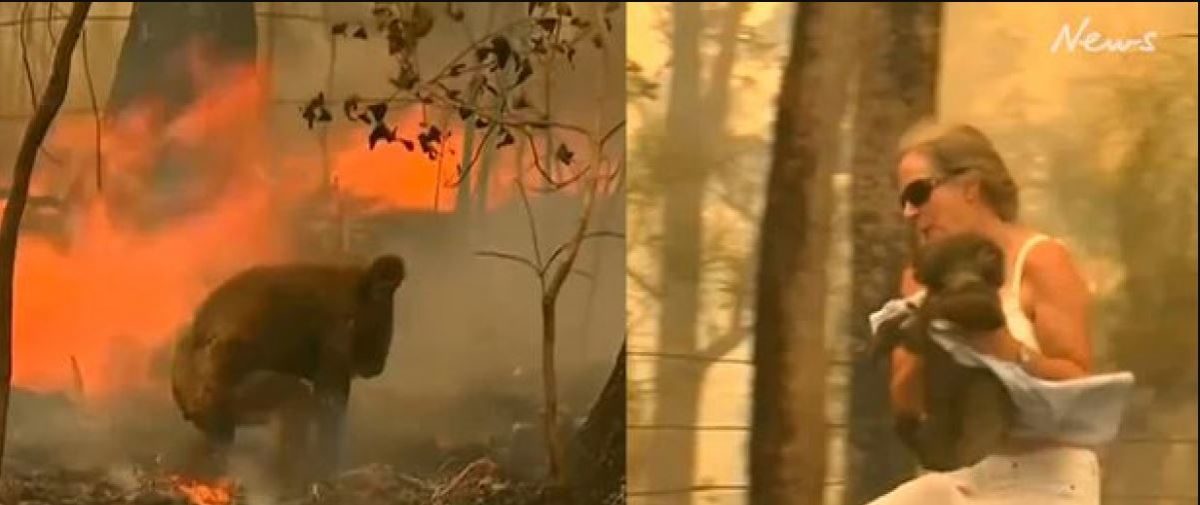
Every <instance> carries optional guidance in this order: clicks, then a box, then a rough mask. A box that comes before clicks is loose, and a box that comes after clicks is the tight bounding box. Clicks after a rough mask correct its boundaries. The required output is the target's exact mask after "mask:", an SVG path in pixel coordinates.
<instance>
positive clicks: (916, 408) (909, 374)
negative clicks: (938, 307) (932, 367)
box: [888, 267, 925, 416]
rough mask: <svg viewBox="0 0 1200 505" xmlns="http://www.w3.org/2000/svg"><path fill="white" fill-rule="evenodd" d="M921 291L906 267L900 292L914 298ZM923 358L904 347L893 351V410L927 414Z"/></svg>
mask: <svg viewBox="0 0 1200 505" xmlns="http://www.w3.org/2000/svg"><path fill="white" fill-rule="evenodd" d="M920 289H921V286H920V284H918V283H917V281H916V279H915V278H914V277H913V271H912V268H911V267H906V268H905V269H904V271H903V273H901V275H900V292H901V294H902V295H903V296H906V297H907V296H912V295H913V294H915V293H916V292H917V291H919V290H920ZM922 366H923V364H922V362H921V358H920V357H919V356H917V355H915V354H913V353H910V352H908V351H906V350H905V349H904V348H903V347H896V348H895V349H894V350H892V370H891V380H890V381H888V392H889V393H890V396H891V402H892V410H893V411H895V412H896V413H900V414H908V415H912V416H920V415H921V414H923V413H924V412H925V399H924V397H923V395H922V394H921V392H922V391H923V387H922V386H923V382H922V380H921V379H922V375H921V369H922Z"/></svg>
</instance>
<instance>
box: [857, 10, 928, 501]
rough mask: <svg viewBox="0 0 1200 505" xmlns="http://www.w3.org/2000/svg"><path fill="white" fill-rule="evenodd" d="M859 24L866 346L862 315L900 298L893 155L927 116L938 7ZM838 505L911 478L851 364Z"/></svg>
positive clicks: (879, 374) (874, 392)
mask: <svg viewBox="0 0 1200 505" xmlns="http://www.w3.org/2000/svg"><path fill="white" fill-rule="evenodd" d="M862 14H863V15H862V19H861V22H860V23H859V24H858V27H859V28H858V30H857V31H856V33H857V34H858V37H859V40H858V51H856V54H857V55H858V56H859V58H861V61H860V63H859V70H858V71H857V72H856V74H857V76H858V79H859V81H858V96H857V105H856V113H855V118H854V124H855V125H861V127H856V128H853V138H852V141H851V142H852V145H853V149H854V151H853V152H854V154H853V160H854V161H853V163H852V164H851V165H850V166H851V167H852V169H851V170H852V172H851V177H852V179H851V180H852V182H851V187H850V202H851V206H852V210H851V217H850V226H851V231H850V233H851V241H852V247H853V260H852V264H851V286H852V288H851V289H852V293H851V301H850V304H851V305H850V328H849V330H850V335H851V338H853V339H854V340H855V341H857V342H866V341H867V339H868V338H870V327H869V325H868V324H867V315H868V314H869V313H870V312H872V311H874V310H876V309H878V308H879V307H880V306H881V305H882V304H883V303H884V302H885V301H886V300H888V299H890V298H893V297H895V296H898V295H899V287H900V272H901V269H902V267H903V263H904V261H905V257H906V253H907V252H908V251H906V248H905V246H904V244H905V226H904V223H903V221H902V218H901V215H900V211H899V208H898V206H897V204H896V202H898V201H899V194H898V192H897V191H896V176H895V171H896V169H895V157H894V154H893V153H895V148H896V145H897V142H898V140H899V139H900V136H901V135H902V134H903V133H904V130H905V129H906V128H907V127H909V126H911V125H912V124H913V123H914V122H915V121H917V120H918V119H920V118H921V117H924V116H929V115H931V114H933V112H934V108H935V103H936V88H937V86H936V80H937V68H938V64H937V63H938V40H939V37H938V32H939V26H940V23H941V4H939V3H883V2H876V3H872V4H869V5H868V6H866V7H865V8H864V9H863V12H862ZM852 363H853V365H852V367H853V368H852V371H851V379H850V398H849V400H850V405H849V412H848V414H849V415H848V417H849V418H848V441H847V444H846V450H847V452H848V454H847V455H846V456H847V457H846V461H847V476H848V482H847V486H846V496H845V500H846V503H853V504H857V503H866V502H868V501H870V500H872V499H874V498H875V497H877V496H880V495H882V494H883V493H885V492H886V491H888V490H890V489H891V488H893V487H895V486H896V485H897V484H899V483H900V482H901V481H903V480H906V479H907V478H909V477H911V475H912V472H913V470H914V465H913V462H912V457H911V456H910V455H909V453H908V450H907V449H905V448H904V446H903V445H902V444H900V442H899V440H898V439H897V438H896V436H895V433H894V432H893V431H892V429H891V426H892V423H891V414H890V409H889V400H888V389H887V376H888V373H887V370H886V369H884V368H881V367H879V366H877V365H875V364H873V363H872V362H871V361H870V360H868V359H865V358H859V359H855V360H853V361H852Z"/></svg>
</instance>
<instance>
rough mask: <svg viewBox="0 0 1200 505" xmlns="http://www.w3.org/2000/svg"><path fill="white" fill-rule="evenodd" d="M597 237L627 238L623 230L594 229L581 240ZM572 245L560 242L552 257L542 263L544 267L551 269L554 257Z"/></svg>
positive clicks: (551, 254)
mask: <svg viewBox="0 0 1200 505" xmlns="http://www.w3.org/2000/svg"><path fill="white" fill-rule="evenodd" d="M597 237H611V238H622V239H623V238H625V234H624V233H621V232H615V231H593V232H588V233H584V234H583V237H582V238H581V239H580V240H587V239H589V238H597ZM570 245H571V243H570V242H564V243H562V244H559V246H558V247H556V248H554V252H552V253H550V258H548V259H547V260H546V263H545V264H544V265H542V268H545V269H549V268H550V265H553V264H554V259H555V258H558V255H559V254H562V252H563V251H564V250H565V249H566V248H567V247H570Z"/></svg>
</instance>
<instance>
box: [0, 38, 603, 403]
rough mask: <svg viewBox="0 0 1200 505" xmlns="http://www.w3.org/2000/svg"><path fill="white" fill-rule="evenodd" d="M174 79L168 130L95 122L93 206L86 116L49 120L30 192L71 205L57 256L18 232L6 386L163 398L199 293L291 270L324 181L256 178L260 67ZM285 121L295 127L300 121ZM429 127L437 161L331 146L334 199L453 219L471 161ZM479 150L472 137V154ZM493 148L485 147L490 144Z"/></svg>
mask: <svg viewBox="0 0 1200 505" xmlns="http://www.w3.org/2000/svg"><path fill="white" fill-rule="evenodd" d="M181 65H183V66H186V67H187V68H186V70H184V71H188V72H189V73H190V74H191V75H192V77H193V80H195V81H196V84H197V85H198V87H199V92H198V98H197V99H196V100H195V101H194V103H193V104H192V105H191V106H190V107H189V108H187V109H186V110H185V111H183V112H182V113H180V114H178V115H177V116H176V117H173V118H167V117H165V115H164V111H165V107H164V106H163V103H162V102H161V101H160V100H158V99H157V98H156V97H146V99H144V100H142V101H140V102H139V103H138V104H136V105H134V106H133V107H131V108H129V109H128V110H126V111H125V112H123V113H122V114H121V115H120V116H119V117H117V118H114V119H113V120H112V121H110V122H108V123H107V124H105V126H104V129H103V138H102V139H101V148H102V153H103V159H104V179H103V184H104V186H103V191H102V192H100V193H96V191H95V184H94V182H95V181H94V179H92V178H90V177H80V174H88V175H90V174H92V173H94V171H95V165H94V164H95V152H94V149H95V145H94V142H95V140H94V135H95V130H94V124H93V119H92V118H91V117H85V118H79V119H74V120H72V119H70V118H60V119H59V121H58V122H57V126H56V129H55V131H54V134H53V136H52V137H51V138H50V139H48V142H47V145H48V146H49V147H50V150H51V151H53V152H54V153H55V154H56V156H57V157H58V158H60V159H61V160H62V163H61V165H62V166H50V165H47V166H43V167H39V169H38V171H37V172H36V173H35V180H34V181H33V185H32V191H31V192H32V193H33V194H41V195H45V194H50V193H58V194H61V193H63V191H62V188H63V187H69V188H70V191H69V192H68V195H69V198H70V199H71V201H72V202H75V205H76V207H75V208H73V209H72V210H70V211H69V213H68V215H66V221H67V223H68V224H69V229H68V231H67V232H66V235H67V237H68V242H69V244H68V245H66V246H63V245H62V244H59V243H56V242H55V241H54V240H48V239H46V238H45V237H44V236H40V235H38V234H36V233H23V234H22V238H21V243H20V248H19V251H18V257H17V263H16V272H15V286H14V288H15V300H14V341H13V351H14V357H15V360H14V366H13V382H14V384H16V385H18V386H21V387H25V388H30V389H36V390H42V391H54V390H69V389H71V388H72V386H73V385H75V384H76V380H77V379H81V380H79V381H78V382H80V383H82V386H83V389H84V393H85V394H86V398H87V399H88V400H104V399H107V398H111V396H112V395H113V394H114V393H119V392H124V391H127V390H130V389H150V388H153V390H154V391H158V392H160V393H161V392H162V391H165V390H166V388H164V387H162V384H159V383H156V382H155V379H154V378H153V376H152V371H153V370H154V369H153V368H152V365H153V364H154V361H153V359H152V358H153V357H155V356H156V355H158V356H161V354H157V353H162V352H164V351H166V350H167V349H168V348H167V347H166V345H167V344H168V343H169V342H171V341H172V340H173V339H174V337H175V336H176V335H177V334H178V332H180V331H181V330H182V329H183V328H184V327H185V325H186V324H187V322H188V320H189V318H190V317H191V314H192V311H193V310H194V308H195V306H196V304H198V303H199V302H200V301H201V300H202V298H203V297H204V296H205V295H206V294H207V293H208V291H209V290H210V289H212V288H213V287H214V286H215V285H216V284H217V283H219V282H221V281H222V280H224V279H225V278H227V277H228V276H230V275H232V274H233V273H235V272H236V271H238V270H241V269H244V268H246V267H248V266H251V265H254V264H262V263H270V262H278V261H286V260H289V259H292V258H293V257H294V254H293V253H294V252H293V251H291V250H290V248H289V246H288V240H289V239H290V238H291V237H289V236H287V231H286V230H287V229H288V228H287V227H285V226H283V224H285V221H284V218H283V217H284V216H286V215H289V212H288V211H289V209H291V208H292V206H294V205H297V204H299V203H300V202H302V201H303V199H304V198H305V197H307V196H309V195H311V194H312V192H313V191H314V190H315V189H317V185H318V183H319V182H320V178H322V177H325V176H326V175H325V174H326V172H325V169H324V168H323V167H321V166H320V165H319V160H317V159H312V158H300V157H299V156H298V155H294V154H291V153H289V154H285V155H284V156H285V159H284V163H285V165H287V166H288V168H289V169H288V170H287V172H288V173H287V174H286V177H285V178H284V179H282V180H277V181H271V180H269V178H268V177H267V174H266V169H265V167H267V166H268V156H269V153H268V152H267V149H266V148H265V146H266V145H267V139H268V136H267V135H266V132H265V131H264V130H265V128H264V126H265V117H266V114H265V110H266V105H267V99H268V98H269V96H268V93H267V90H269V89H270V80H269V78H268V77H269V76H268V75H267V74H266V72H265V71H264V70H263V69H262V68H261V67H256V66H249V65H247V66H241V67H232V68H224V69H216V68H214V67H213V66H211V65H206V64H205V61H204V59H203V57H202V56H201V53H199V52H192V53H189V58H186V59H185V61H182V63H181ZM334 108H335V109H336V107H334ZM451 117H454V119H457V117H455V116H454V114H452V113H451ZM397 119H398V121H397ZM422 119H423V115H421V113H420V109H418V108H414V109H410V110H407V111H405V110H400V111H393V118H392V121H395V124H394V126H395V127H396V128H397V132H398V134H399V135H401V136H402V137H405V138H408V139H410V140H415V136H416V132H418V131H421V125H420V123H421V121H422ZM295 120H296V121H300V120H301V119H300V117H299V114H298V111H297V115H296V118H295ZM431 121H433V120H431ZM434 122H435V123H436V121H434ZM440 126H441V127H442V128H441V129H442V130H443V131H447V130H452V131H453V132H454V133H453V135H451V136H449V137H448V138H447V139H445V143H446V145H445V146H444V148H443V149H444V151H445V152H444V155H443V157H442V159H440V160H430V159H428V158H427V157H426V156H425V155H424V154H423V153H422V152H421V150H420V148H419V147H416V148H414V149H413V150H412V151H409V150H408V149H407V148H406V147H405V146H404V144H403V143H402V142H394V143H390V144H388V143H381V144H379V145H377V146H376V147H375V149H370V148H369V147H368V145H367V142H366V131H365V130H363V129H361V128H360V129H357V130H355V131H351V132H343V133H340V134H338V135H335V136H334V137H333V139H334V145H333V146H332V147H333V153H332V156H330V163H331V167H330V170H329V173H328V177H329V178H330V179H331V182H332V183H333V184H334V185H335V187H336V188H337V190H338V192H339V193H340V194H342V195H344V196H349V197H352V198H355V199H357V200H363V201H367V202H370V203H371V204H372V205H373V206H372V207H370V208H368V209H367V212H396V211H404V212H413V211H422V212H428V211H435V210H436V211H437V212H452V211H454V210H455V206H456V203H457V198H458V192H459V190H458V188H456V187H450V185H451V183H452V182H453V181H457V180H458V179H459V175H458V172H459V170H458V166H459V165H460V164H461V163H462V160H463V158H464V157H466V156H464V155H465V153H464V152H463V147H462V138H461V137H462V133H461V131H462V125H461V123H460V122H458V121H452V122H450V123H447V124H442V125H440ZM482 136H483V131H482V130H477V132H476V134H475V138H476V139H477V140H476V142H479V140H478V139H479V138H480V137H482ZM314 137H315V136H314ZM488 143H489V144H490V146H489V148H491V147H493V146H495V143H496V139H495V138H492V139H490V140H489V142H488ZM522 144H523V142H520V141H518V142H517V143H516V145H513V146H509V147H506V148H504V149H502V150H499V151H493V152H492V153H491V157H492V161H491V163H490V164H489V168H490V169H489V171H488V172H487V177H488V191H487V195H486V201H485V202H484V203H486V208H487V209H494V208H496V207H498V206H500V205H504V204H506V203H510V202H511V201H512V200H513V199H514V198H516V188H515V184H514V178H515V177H516V176H517V174H518V161H519V160H523V161H521V162H522V163H524V164H526V165H529V164H530V159H531V156H532V153H531V150H530V149H529V148H528V146H525V147H524V148H523V149H524V153H522V152H521V149H522ZM541 150H542V151H545V148H544V147H542V148H541ZM171 153H178V154H182V156H170V154H171ZM472 154H474V151H472ZM289 156H291V157H289ZM164 160H166V161H171V162H174V165H172V167H173V168H177V169H180V170H182V173H184V174H185V176H184V180H185V182H184V183H183V184H181V185H180V187H179V188H178V189H176V190H174V191H173V192H172V194H171V195H170V196H169V198H170V200H165V198H164V197H162V196H159V195H156V194H155V192H152V191H150V189H151V188H150V187H149V180H150V179H151V177H153V176H156V175H158V174H157V173H156V171H157V170H161V166H162V162H163V161H164ZM178 160H182V162H179V161H178ZM476 162H477V164H478V163H479V161H478V160H476ZM583 163H584V160H579V161H577V162H576V163H575V165H574V167H573V168H572V169H571V170H569V171H573V170H574V169H577V168H578V167H579V166H581V165H582V164H583ZM480 173H483V169H482V168H480V167H479V166H476V167H475V168H473V169H471V173H470V174H469V176H468V177H467V178H466V180H465V181H464V182H463V184H470V185H471V189H472V193H478V191H479V189H480V186H481V185H480V182H481V181H482V180H483V179H482V177H481V176H480ZM521 174H522V175H521V176H522V177H523V180H524V182H525V183H526V184H527V186H528V187H531V188H532V187H536V186H539V185H540V184H541V178H540V176H539V175H538V173H537V172H536V171H535V170H532V169H528V168H527V169H525V170H523V171H521ZM305 175H308V176H311V177H307V178H305V177H304V176H305ZM79 181H83V182H79ZM533 196H534V194H533V193H532V192H531V194H530V197H531V198H532V197H533ZM154 198H162V199H164V200H165V202H166V203H178V202H186V203H187V204H188V205H189V206H190V207H189V208H188V209H187V210H188V211H187V212H185V214H186V217H177V218H173V219H172V220H171V221H170V224H169V225H167V226H161V227H159V228H157V229H153V230H143V229H140V228H139V227H136V226H131V225H130V224H129V222H130V217H129V216H130V214H131V212H130V209H133V210H135V211H136V210H139V209H150V210H149V214H150V215H151V216H155V217H161V216H157V214H156V213H158V212H159V209H161V208H162V204H163V203H164V201H154V200H153V199H154ZM475 198H477V197H475ZM435 200H436V204H435ZM0 205H2V203H0ZM134 214H136V212H135V213H134ZM164 219H165V218H164ZM74 363H77V364H78V367H77V368H76V367H75V366H73V364H74ZM76 374H79V375H81V376H82V377H78V378H77V377H76Z"/></svg>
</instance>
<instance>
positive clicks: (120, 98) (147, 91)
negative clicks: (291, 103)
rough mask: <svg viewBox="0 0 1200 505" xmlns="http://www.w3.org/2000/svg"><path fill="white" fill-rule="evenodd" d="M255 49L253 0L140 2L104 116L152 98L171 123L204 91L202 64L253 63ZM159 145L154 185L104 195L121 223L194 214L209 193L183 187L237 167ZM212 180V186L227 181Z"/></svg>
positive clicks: (145, 223)
mask: <svg viewBox="0 0 1200 505" xmlns="http://www.w3.org/2000/svg"><path fill="white" fill-rule="evenodd" d="M257 54H258V32H257V25H256V22H255V14H254V3H253V2H225V3H216V2H161V3H160V2H134V3H133V11H132V13H131V15H130V20H129V29H128V30H127V32H126V34H125V40H124V42H123V43H122V46H121V52H120V55H119V57H118V59H117V67H116V73H115V74H114V76H113V83H112V89H111V90H110V92H109V97H108V102H107V103H106V104H105V106H104V107H105V108H104V114H105V115H106V116H109V117H114V116H118V115H120V114H121V113H122V112H124V111H126V110H129V108H130V107H134V106H137V105H139V104H142V103H144V102H145V101H150V103H155V104H157V105H161V107H162V110H161V113H162V117H160V118H157V119H158V120H160V121H162V122H163V124H165V123H166V122H169V121H171V120H173V119H175V118H177V117H178V116H179V115H180V114H183V113H185V112H186V111H187V110H188V109H189V108H190V107H191V106H192V104H193V103H195V100H196V99H197V98H198V97H199V95H200V93H202V92H203V91H204V90H203V89H201V87H200V85H199V83H197V82H196V78H197V77H198V76H194V75H193V73H194V71H197V70H199V68H198V67H197V65H195V64H196V63H203V64H204V65H205V66H206V67H208V68H209V69H214V68H215V69H217V70H220V69H224V68H227V67H229V66H233V65H245V64H250V63H253V62H254V61H255V60H256V58H257ZM202 71H203V70H202ZM200 77H208V78H211V76H200ZM297 120H299V118H297ZM160 127H161V125H160ZM157 150H158V152H156V153H155V162H154V167H153V169H152V170H151V171H150V172H149V173H148V174H146V175H144V176H141V177H144V178H146V179H147V180H146V181H143V182H144V183H145V186H146V187H147V188H149V189H148V191H136V192H134V191H121V190H114V191H109V192H106V193H105V195H104V198H105V199H106V201H107V202H108V204H109V206H110V208H111V209H112V210H113V211H114V214H115V217H116V218H117V219H118V220H120V221H122V222H123V223H126V224H133V225H136V226H139V227H146V228H153V227H156V226H162V225H164V224H165V223H166V221H167V220H168V219H169V218H170V217H171V216H178V215H181V214H187V213H190V212H194V211H196V210H198V209H200V208H202V207H204V206H205V205H207V204H208V203H209V201H210V200H211V195H208V194H206V195H203V196H193V197H188V198H184V197H181V195H180V194H179V193H180V192H179V191H178V189H177V188H183V187H189V186H190V185H192V184H193V183H194V182H195V181H196V180H202V179H205V178H206V177H227V174H228V173H232V172H231V171H226V172H214V171H213V170H211V169H210V167H200V166H196V165H197V164H196V163H195V162H194V158H193V156H192V155H191V154H189V153H188V149H186V148H181V147H180V146H178V145H176V144H174V143H172V142H167V143H166V144H164V145H163V146H161V147H158V148H157ZM214 173H219V174H224V175H217V176H214V175H213V174H214ZM214 182H217V184H214V185H213V186H212V187H213V188H220V187H222V184H221V183H222V182H223V181H214ZM206 186H207V184H206ZM215 190H216V189H214V190H213V191H215Z"/></svg>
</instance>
